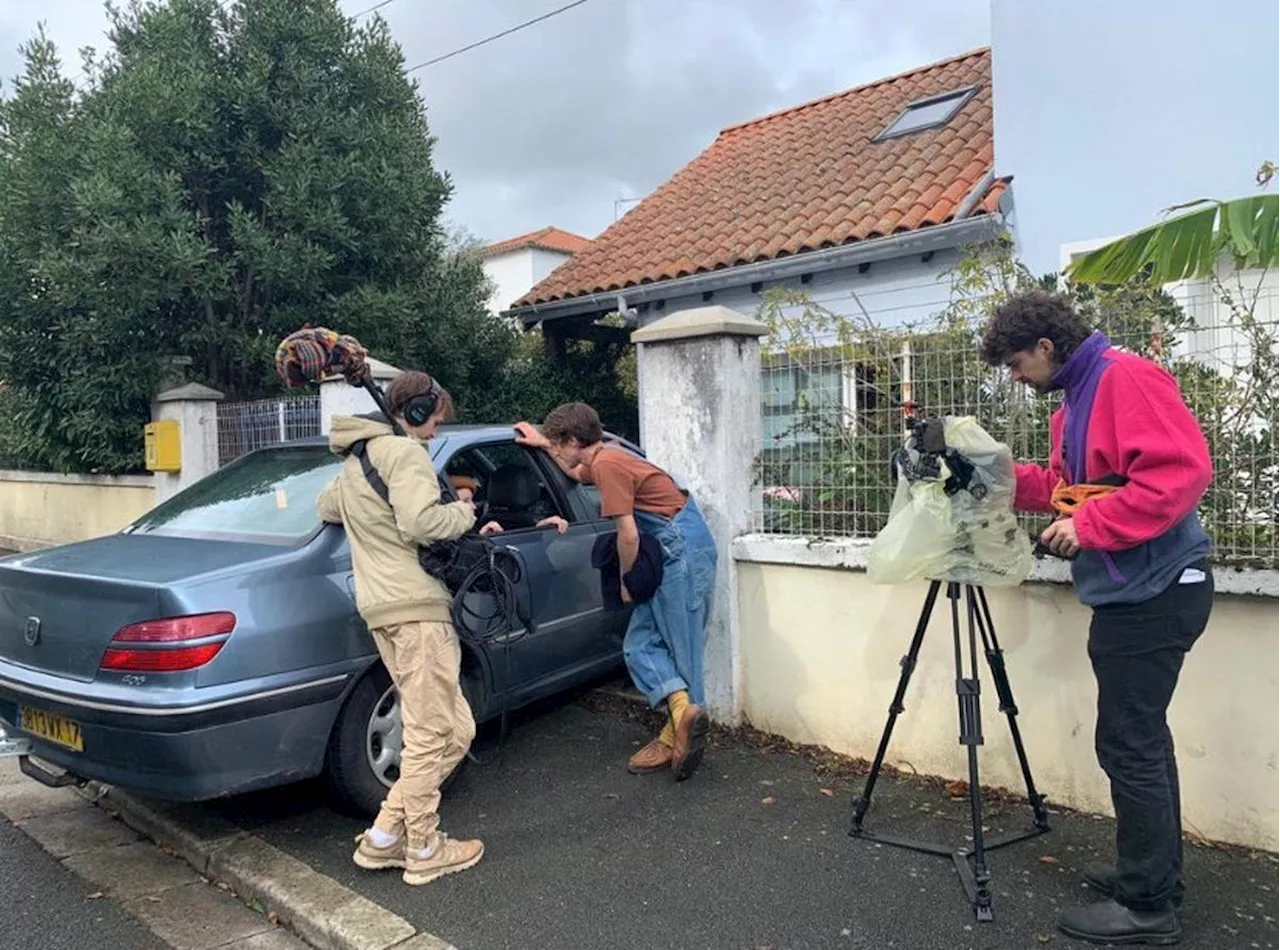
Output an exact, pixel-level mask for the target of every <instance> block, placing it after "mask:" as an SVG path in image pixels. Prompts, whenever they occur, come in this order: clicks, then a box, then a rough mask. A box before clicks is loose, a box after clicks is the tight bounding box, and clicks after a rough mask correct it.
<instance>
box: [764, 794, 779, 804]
mask: <svg viewBox="0 0 1280 950" xmlns="http://www.w3.org/2000/svg"><path fill="white" fill-rule="evenodd" d="M776 801H777V799H776V798H774V797H773V796H772V795H766V796H765V797H764V798H762V799H760V804H761V805H772V804H773V803H774V802H776Z"/></svg>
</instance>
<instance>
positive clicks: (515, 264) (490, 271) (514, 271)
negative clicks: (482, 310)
mask: <svg viewBox="0 0 1280 950" xmlns="http://www.w3.org/2000/svg"><path fill="white" fill-rule="evenodd" d="M484 272H485V274H486V275H487V276H488V277H489V279H490V280H491V281H493V283H494V291H493V294H492V295H491V296H490V297H489V311H490V312H491V313H500V312H501V311H503V310H506V309H507V308H508V307H510V306H511V305H512V304H513V303H515V302H516V301H517V300H519V299H520V298H521V297H522V296H524V295H525V294H526V293H528V291H529V289H530V288H531V287H533V285H534V283H535V279H534V276H533V272H534V261H533V251H532V249H531V248H527V247H525V248H521V249H519V250H517V251H510V252H508V253H506V254H495V255H493V256H492V257H487V258H485V260H484Z"/></svg>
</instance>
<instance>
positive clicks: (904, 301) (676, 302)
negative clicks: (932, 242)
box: [624, 250, 961, 327]
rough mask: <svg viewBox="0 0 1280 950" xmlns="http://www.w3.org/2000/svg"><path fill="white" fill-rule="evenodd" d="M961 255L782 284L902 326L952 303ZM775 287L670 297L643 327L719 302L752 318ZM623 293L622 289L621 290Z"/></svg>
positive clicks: (830, 305)
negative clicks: (952, 275) (951, 274)
mask: <svg viewBox="0 0 1280 950" xmlns="http://www.w3.org/2000/svg"><path fill="white" fill-rule="evenodd" d="M960 259H961V254H960V252H959V251H957V250H951V251H947V252H940V253H937V254H934V255H933V257H932V258H931V259H930V260H929V261H927V262H925V261H922V260H921V259H920V258H919V257H906V258H898V259H897V260H890V261H880V262H877V263H875V264H872V265H871V267H870V268H869V269H868V270H867V272H866V273H865V274H860V273H859V272H858V269H857V268H856V267H848V268H842V269H840V270H832V271H826V272H824V273H817V274H814V275H813V279H812V280H811V281H810V282H809V283H808V284H803V283H801V282H800V279H799V278H794V279H790V280H787V281H783V282H782V284H781V285H782V286H785V287H787V288H788V289H791V290H802V291H805V292H806V293H807V295H808V296H809V298H810V299H811V300H812V301H813V302H814V303H816V304H818V305H820V306H822V307H824V308H826V309H828V310H830V311H831V312H832V313H835V314H838V315H840V316H855V315H860V314H861V313H862V308H865V309H866V311H867V312H868V313H869V314H870V315H871V319H872V320H873V321H874V322H875V323H876V324H877V325H878V326H880V327H900V326H904V325H906V324H909V323H918V322H920V321H922V320H927V319H928V318H930V317H932V316H936V315H937V314H938V313H940V312H941V311H942V310H944V309H945V308H946V306H947V304H948V302H949V301H950V279H949V277H948V276H947V271H948V270H949V269H950V268H952V267H954V266H955V265H956V264H957V263H958V262H959V261H960ZM776 286H779V285H778V284H776V283H775V284H766V285H765V286H764V287H762V288H761V290H760V291H757V292H753V291H752V290H751V285H750V284H743V285H739V286H737V287H732V288H729V289H726V290H717V291H716V292H715V295H714V296H713V297H712V298H711V300H710V301H706V300H703V298H702V295H701V294H692V295H689V296H684V297H673V298H670V299H668V300H667V301H666V302H665V304H664V306H663V309H661V310H658V309H656V308H652V307H651V308H650V309H649V310H648V311H647V312H646V313H644V314H642V315H641V317H640V323H641V325H645V324H648V323H651V322H653V321H654V320H657V319H659V318H661V317H662V316H664V315H666V314H671V313H676V312H678V311H680V310H688V309H690V308H692V307H705V306H706V305H707V304H708V303H714V304H720V305H722V306H725V307H729V308H730V309H733V310H737V311H738V312H739V313H744V314H748V315H751V316H756V315H758V314H759V312H760V307H761V305H762V304H763V302H764V291H765V290H767V289H769V288H771V287H776ZM624 294H625V291H624Z"/></svg>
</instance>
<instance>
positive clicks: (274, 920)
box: [267, 910, 280, 926]
mask: <svg viewBox="0 0 1280 950" xmlns="http://www.w3.org/2000/svg"><path fill="white" fill-rule="evenodd" d="M267 921H268V922H269V923H271V925H272V926H274V925H276V924H278V923H280V915H279V914H277V913H276V912H275V911H274V910H269V911H267Z"/></svg>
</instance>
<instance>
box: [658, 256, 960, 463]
mask: <svg viewBox="0 0 1280 950" xmlns="http://www.w3.org/2000/svg"><path fill="white" fill-rule="evenodd" d="M961 257H962V254H961V252H960V251H959V250H955V249H953V250H948V251H945V252H939V253H935V254H934V255H933V257H932V258H930V259H929V260H928V261H924V260H922V259H921V258H920V257H919V256H913V257H904V258H898V259H896V260H889V261H880V262H877V263H875V264H872V265H871V267H870V268H869V269H868V270H867V272H866V273H859V272H858V268H856V267H849V268H842V269H839V270H832V271H827V272H824V273H817V274H814V275H813V278H812V280H811V281H810V282H809V283H807V284H804V283H801V281H800V279H799V278H794V279H789V280H786V281H783V282H781V284H778V283H774V284H767V285H765V286H763V287H762V288H761V289H760V290H759V291H752V289H751V286H750V285H749V284H746V285H741V286H738V287H733V288H730V289H727V290H718V291H716V292H715V295H714V296H713V297H712V298H711V300H710V301H704V300H703V298H702V295H701V294H694V295H691V296H685V297H676V298H673V299H670V300H667V301H666V302H665V305H664V306H663V309H662V310H657V309H656V308H653V307H651V308H650V309H649V310H648V311H647V312H645V313H644V314H642V315H641V317H640V323H641V325H646V324H648V323H651V322H653V321H654V320H657V319H659V318H661V317H663V316H665V315H668V314H672V313H677V312H679V311H681V310H687V309H690V308H693V307H705V306H707V305H708V303H714V304H721V305H723V306H726V307H729V308H730V309H732V310H736V311H738V312H739V313H743V314H748V315H751V316H757V315H758V314H759V313H760V309H761V306H762V304H763V303H764V294H765V291H766V290H768V289H769V288H770V287H777V286H783V287H785V288H787V289H789V290H800V291H804V292H805V293H806V294H807V296H808V299H809V300H810V301H812V303H814V304H816V305H818V306H820V307H822V308H824V309H826V310H828V311H830V312H831V313H833V314H836V315H837V316H840V317H848V318H851V319H854V320H857V321H858V322H859V323H862V322H863V321H864V320H866V319H867V318H868V317H869V319H870V322H871V323H873V324H874V325H876V326H877V327H880V328H894V327H904V326H907V325H911V324H915V325H918V324H920V323H923V322H925V321H928V320H930V319H932V318H934V317H936V316H938V315H939V314H940V313H941V312H942V311H943V310H945V309H946V307H947V305H948V304H949V303H950V301H951V282H950V277H949V275H948V271H949V270H950V269H951V268H953V267H954V266H955V265H956V264H957V263H958V262H959V261H960V260H961ZM788 309H789V310H790V311H791V312H792V313H795V312H797V311H798V309H799V307H798V306H797V307H792V308H788ZM852 375H853V373H852V368H851V367H846V368H844V369H843V370H840V369H834V368H831V369H830V370H829V371H828V372H825V373H823V374H822V376H821V378H817V379H815V378H813V377H810V381H811V386H812V387H813V389H812V390H811V391H809V398H810V399H815V398H825V399H829V400H831V401H832V404H837V403H838V404H839V405H841V406H843V407H844V408H845V409H847V410H850V411H852V410H853V409H854V408H855V406H854V401H855V399H856V389H855V385H854V380H853V378H852ZM761 389H762V395H763V398H764V403H765V407H766V408H765V417H764V426H763V430H762V432H761V436H762V438H763V440H764V444H765V445H769V446H773V447H775V448H783V447H786V446H789V445H793V444H797V443H803V442H811V441H813V440H815V439H816V438H817V436H816V435H815V434H813V433H809V432H803V431H793V429H795V414H794V412H793V411H788V409H789V407H790V409H792V410H794V408H795V406H796V403H797V393H796V391H795V389H796V387H795V383H794V379H793V374H792V371H791V370H790V369H788V370H785V371H776V372H772V373H770V372H766V373H765V375H764V378H763V380H762V387H761Z"/></svg>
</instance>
